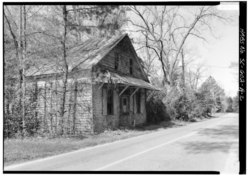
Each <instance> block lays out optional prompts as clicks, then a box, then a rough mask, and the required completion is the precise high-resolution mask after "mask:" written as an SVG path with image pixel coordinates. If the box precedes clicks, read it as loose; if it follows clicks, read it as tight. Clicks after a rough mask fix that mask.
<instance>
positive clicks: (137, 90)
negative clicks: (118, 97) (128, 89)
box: [130, 87, 140, 97]
mask: <svg viewBox="0 0 250 177" xmlns="http://www.w3.org/2000/svg"><path fill="white" fill-rule="evenodd" d="M139 89H140V88H139V87H138V88H136V89H135V91H134V92H133V93H132V94H131V95H130V97H132V96H133V95H134V94H135V93H136V92H137V91H138V90H139Z"/></svg>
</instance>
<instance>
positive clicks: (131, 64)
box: [129, 58, 133, 74]
mask: <svg viewBox="0 0 250 177" xmlns="http://www.w3.org/2000/svg"><path fill="white" fill-rule="evenodd" d="M129 73H130V74H133V60H132V58H130V60H129Z"/></svg>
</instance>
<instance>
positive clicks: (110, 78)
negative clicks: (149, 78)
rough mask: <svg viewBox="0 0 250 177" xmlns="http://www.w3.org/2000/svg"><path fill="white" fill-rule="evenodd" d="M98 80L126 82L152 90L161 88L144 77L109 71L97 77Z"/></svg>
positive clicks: (126, 83) (115, 82) (114, 82)
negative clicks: (143, 78)
mask: <svg viewBox="0 0 250 177" xmlns="http://www.w3.org/2000/svg"><path fill="white" fill-rule="evenodd" d="M96 81H97V82H103V83H113V84H124V85H129V86H135V87H141V88H146V89H150V90H158V91H159V90H161V89H160V88H158V87H156V86H154V85H152V84H150V83H149V82H146V81H144V80H142V79H138V78H134V77H129V76H125V75H119V74H117V73H113V72H108V73H106V74H104V75H102V76H99V77H97V78H96Z"/></svg>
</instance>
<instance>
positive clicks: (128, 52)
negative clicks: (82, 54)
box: [97, 37, 147, 80]
mask: <svg viewBox="0 0 250 177" xmlns="http://www.w3.org/2000/svg"><path fill="white" fill-rule="evenodd" d="M132 47H133V46H132V45H131V42H130V40H129V38H127V37H126V38H124V39H123V40H122V41H121V42H120V43H119V44H118V45H117V46H116V47H114V48H113V49H112V50H111V51H110V52H109V53H108V54H107V55H106V56H105V57H104V58H103V59H102V60H101V61H100V62H99V64H98V65H97V67H99V68H102V69H108V70H110V71H115V72H117V73H122V74H126V75H130V73H129V60H130V58H132V59H133V74H132V75H131V76H132V77H136V78H139V79H143V80H147V78H146V77H145V76H144V75H143V73H142V71H141V69H140V67H139V63H138V60H137V59H136V58H135V56H134V54H133V49H132ZM116 53H118V54H119V55H120V57H121V58H120V60H119V65H118V69H117V70H115V60H116Z"/></svg>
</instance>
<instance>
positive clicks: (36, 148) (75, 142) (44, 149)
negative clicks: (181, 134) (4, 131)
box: [4, 120, 187, 166]
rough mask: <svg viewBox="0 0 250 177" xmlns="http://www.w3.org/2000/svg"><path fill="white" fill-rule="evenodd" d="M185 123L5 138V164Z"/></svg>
mask: <svg viewBox="0 0 250 177" xmlns="http://www.w3.org/2000/svg"><path fill="white" fill-rule="evenodd" d="M185 124H187V122H183V121H177V120H175V121H167V122H161V123H159V124H153V125H146V126H143V127H137V128H135V129H122V130H114V131H105V132H103V133H101V134H98V135H92V136H81V137H71V138H65V137H61V138H44V137H43V138H41V137H34V138H25V139H6V140H4V165H5V166H8V165H12V164H17V163H22V162H25V161H29V160H35V159H39V158H44V157H48V156H52V155H57V154H61V153H65V152H70V151H74V150H78V149H81V148H85V147H89V146H95V145H98V144H103V143H108V142H113V141H116V140H121V139H126V138H129V137H135V136H139V135H143V134H147V133H150V132H155V131H159V130H162V129H166V128H171V127H177V126H183V125H185Z"/></svg>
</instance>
